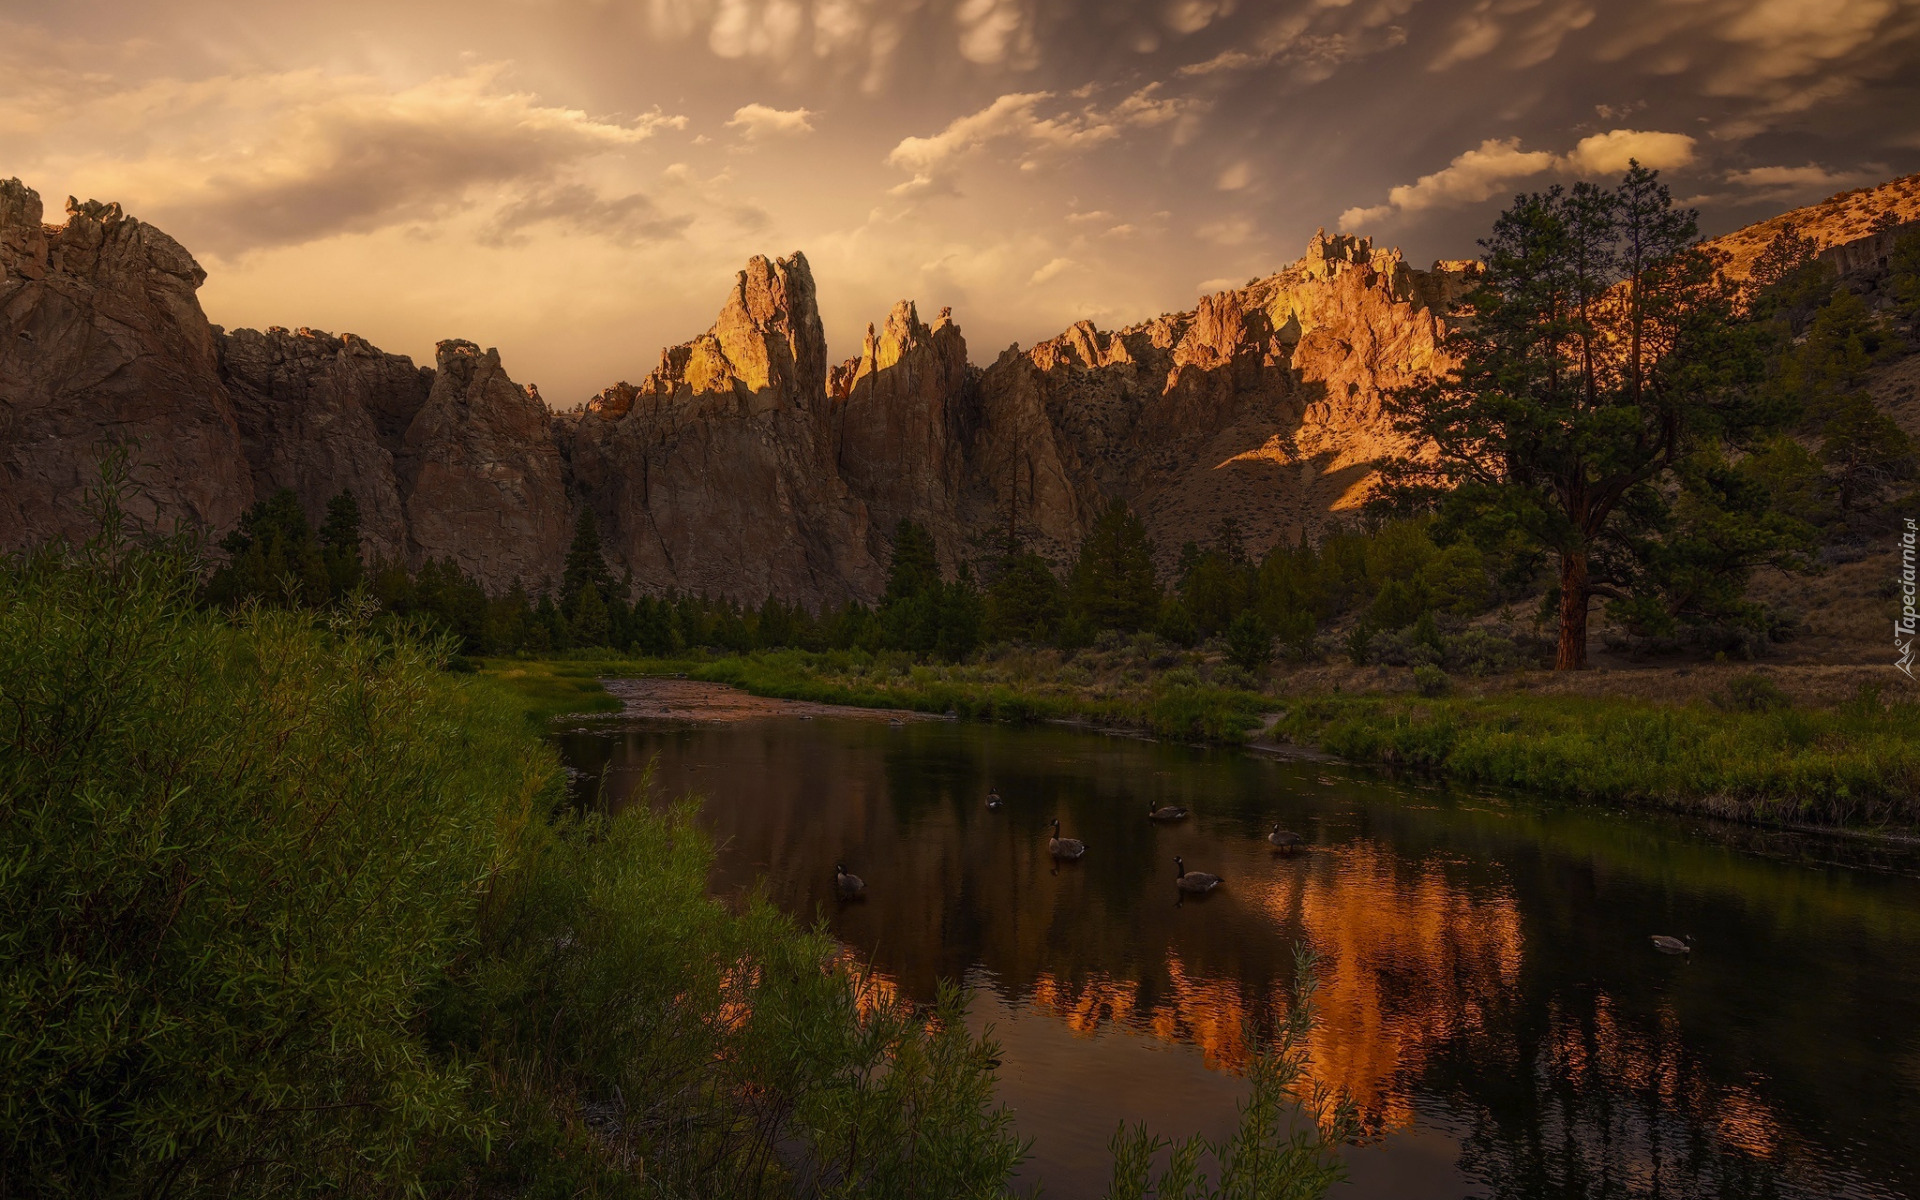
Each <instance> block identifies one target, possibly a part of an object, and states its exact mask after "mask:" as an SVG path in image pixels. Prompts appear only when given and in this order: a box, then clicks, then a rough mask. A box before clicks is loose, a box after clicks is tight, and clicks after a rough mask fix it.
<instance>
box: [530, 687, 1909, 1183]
mask: <svg viewBox="0 0 1920 1200" xmlns="http://www.w3.org/2000/svg"><path fill="white" fill-rule="evenodd" d="M560 743H561V746H562V748H563V752H564V754H565V756H566V758H567V760H568V761H569V763H570V764H571V765H572V766H573V767H575V768H576V769H577V770H578V771H579V772H580V775H579V776H578V777H577V778H576V780H575V787H576V789H577V795H578V796H579V797H580V798H581V799H582V800H583V802H593V798H594V797H596V796H597V797H603V800H602V801H601V802H604V803H606V804H609V805H611V806H613V807H619V806H621V805H624V804H627V803H631V802H632V801H633V799H634V796H635V789H636V787H637V785H638V783H639V781H640V779H641V775H642V771H643V769H644V767H645V766H646V764H647V762H648V761H649V759H651V758H653V757H654V756H656V755H657V756H658V769H657V775H656V788H655V792H654V798H655V800H656V801H657V802H660V803H665V802H666V801H667V800H669V799H671V798H673V797H677V796H679V795H682V794H684V793H687V792H695V793H699V794H701V795H703V796H705V797H706V801H707V803H706V808H705V820H706V822H707V823H708V825H709V826H710V828H711V829H712V831H713V833H714V835H715V837H716V840H717V841H718V842H719V844H720V846H721V851H720V857H719V861H718V864H717V866H716V869H715V879H714V881H713V886H714V889H715V891H716V892H723V893H724V892H731V891H734V890H737V889H740V888H745V887H749V886H752V885H753V884H755V883H756V882H759V881H764V882H765V886H766V888H767V890H768V892H769V894H770V895H771V897H772V898H773V899H774V901H775V902H776V903H778V904H780V905H781V906H783V907H784V908H786V909H787V910H789V911H791V912H793V913H794V914H796V915H798V916H801V917H803V918H811V917H812V916H813V915H814V914H815V913H816V912H819V913H824V914H825V916H826V918H827V920H828V921H829V922H830V923H831V925H832V928H833V929H834V931H835V932H836V933H837V934H838V936H839V937H840V938H841V939H842V940H843V941H845V942H846V943H847V944H848V945H849V946H851V947H853V948H854V950H855V951H856V952H858V953H859V954H861V955H863V956H865V957H867V958H868V959H870V960H871V962H872V964H873V966H874V967H875V968H876V969H877V970H878V971H879V972H880V973H881V975H882V976H884V978H885V979H887V980H889V981H891V983H892V984H893V985H894V986H896V987H898V988H899V989H901V991H903V992H904V993H905V994H907V995H909V996H912V997H915V998H927V997H930V996H931V995H932V993H933V990H934V987H935V983H936V981H937V980H939V979H941V978H943V977H944V978H954V979H964V980H965V981H967V982H968V983H969V984H971V985H972V986H973V987H974V988H975V989H976V1000H975V1004H974V1010H975V1016H976V1019H977V1020H978V1021H979V1022H980V1023H981V1024H991V1025H992V1026H993V1029H994V1036H995V1037H996V1038H997V1039H998V1040H999V1041H1000V1042H1001V1043H1002V1045H1003V1046H1004V1048H1005V1051H1006V1053H1005V1058H1004V1064H1005V1065H1004V1066H1003V1067H1002V1069H1001V1094H1002V1096H1003V1098H1004V1099H1005V1100H1006V1102H1007V1103H1008V1104H1010V1105H1011V1106H1012V1107H1013V1108H1014V1110H1015V1112H1016V1120H1017V1124H1018V1127H1019V1129H1020V1130H1021V1131H1022V1132H1023V1133H1025V1134H1027V1135H1030V1136H1032V1137H1033V1139H1034V1158H1033V1160H1032V1162H1031V1163H1030V1164H1029V1166H1028V1168H1027V1169H1026V1172H1025V1175H1024V1176H1023V1178H1025V1179H1028V1180H1031V1179H1033V1178H1039V1179H1042V1180H1044V1183H1045V1187H1046V1193H1047V1195H1049V1196H1054V1197H1081V1196H1097V1195H1099V1194H1100V1192H1101V1190H1102V1187H1103V1185H1104V1183H1105V1179H1106V1165H1107V1156H1106V1149H1105V1146H1106V1141H1107V1139H1108V1137H1109V1136H1111V1134H1112V1133H1113V1130H1114V1127H1115V1126H1116V1125H1117V1124H1118V1123H1119V1121H1120V1120H1121V1119H1122V1118H1125V1119H1127V1120H1129V1121H1133V1120H1137V1119H1142V1118H1144V1119H1146V1120H1147V1121H1148V1122H1149V1123H1150V1124H1151V1125H1152V1126H1153V1127H1154V1128H1155V1129H1156V1130H1157V1131H1159V1132H1161V1133H1163V1134H1169V1135H1183V1136H1184V1135H1185V1134H1188V1133H1192V1132H1195V1131H1204V1132H1207V1133H1209V1134H1211V1135H1214V1136H1218V1135H1221V1134H1224V1133H1225V1132H1226V1131H1228V1130H1229V1129H1231V1128H1232V1125H1233V1113H1234V1106H1235V1104H1236V1103H1237V1102H1238V1101H1239V1099H1240V1098H1241V1097H1242V1095H1243V1094H1244V1084H1243V1083H1242V1081H1241V1080H1240V1078H1239V1077H1238V1076H1237V1074H1236V1067H1237V1066H1238V1064H1240V1063H1241V1062H1242V1061H1243V1060H1244V1056H1245V1054H1246V1046H1245V1044H1244V1040H1243V1030H1244V1029H1245V1028H1246V1027H1247V1026H1248V1025H1249V1023H1252V1024H1254V1025H1256V1026H1259V1025H1261V1024H1264V1023H1270V1022H1271V1020H1272V1017H1273V1015H1274V1014H1275V1013H1277V1012H1283V1011H1285V1008H1286V1006H1287V1005H1288V1004H1289V1003H1290V982H1291V976H1292V953H1293V947H1294V946H1295V944H1296V943H1302V942H1304V943H1305V944H1306V945H1308V946H1310V947H1312V948H1313V949H1314V950H1315V951H1316V952H1317V953H1318V954H1319V956H1320V970H1321V980H1322V982H1321V987H1320V995H1319V1005H1320V1016H1321V1027H1320V1028H1319V1030H1318V1031H1317V1032H1316V1034H1315V1036H1314V1038H1313V1042H1312V1053H1313V1060H1314V1069H1315V1072H1316V1074H1317V1075H1318V1076H1319V1077H1320V1078H1322V1079H1324V1080H1326V1081H1328V1082H1331V1083H1334V1084H1337V1085H1340V1086H1344V1087H1346V1088H1348V1089H1349V1090H1350V1091H1351V1092H1352V1094H1353V1095H1354V1096H1355V1097H1356V1098H1357V1099H1358V1100H1359V1102H1360V1104H1361V1105H1362V1108H1363V1110H1364V1112H1365V1114H1366V1118H1367V1121H1368V1124H1369V1127H1370V1129H1371V1130H1372V1131H1373V1134H1374V1136H1373V1137H1372V1138H1371V1139H1370V1141H1369V1143H1368V1144H1367V1145H1365V1146H1362V1147H1359V1148H1355V1149H1352V1150H1350V1151H1349V1152H1348V1153H1347V1156H1346V1157H1347V1162H1348V1166H1349V1170H1350V1174H1351V1176H1352V1181H1351V1182H1350V1183H1349V1184H1346V1185H1343V1186H1342V1187H1341V1188H1340V1189H1338V1190H1337V1191H1336V1193H1335V1195H1336V1196H1339V1197H1342V1198H1343V1200H1360V1198H1362V1197H1366V1198H1373V1197H1380V1198H1389V1197H1391V1198H1395V1200H1400V1198H1405V1200H1420V1198H1424V1197H1436V1198H1439V1197H1446V1198H1453V1197H1468V1196H1472V1197H1535V1196H1554V1197H1559V1196H1581V1197H1588V1196H1592V1197H1601V1196H1621V1197H1629V1196H1632V1197H1638V1196H1647V1197H1655V1196H1658V1197H1675V1198H1679V1197H1695V1196H1699V1197H1705V1196H1753V1197H1775V1196H1777V1197H1828V1196H1847V1197H1907V1198H1915V1197H1920V864H1917V863H1916V861H1915V859H1914V857H1913V856H1911V855H1908V854H1903V853H1901V852H1897V851H1888V850H1884V849H1876V848H1873V847H1870V846H1856V845H1854V844H1852V843H1850V842H1843V841H1839V840H1837V839H1836V840H1827V839H1814V838H1799V837H1791V836H1785V835H1758V834H1754V833H1751V832H1745V833H1743V832H1741V831H1737V830H1729V829H1727V828H1724V827H1719V826H1714V825H1709V824H1706V823H1695V822H1688V821H1682V820H1678V819H1664V818H1655V817H1648V816H1646V815H1636V816H1632V817H1622V816H1617V815H1611V814H1608V813H1605V812H1600V811H1596V810H1592V809H1585V808H1576V807H1561V806H1554V805H1549V804H1536V803H1532V802H1529V801H1526V800H1522V799H1517V798H1489V797H1487V796H1483V795H1473V794H1464V793H1459V792H1449V791H1446V790H1442V789H1438V788H1435V787H1432V786H1427V785H1423V784H1421V783H1419V782H1418V781H1395V780H1392V779H1390V778H1387V777H1384V776H1381V775H1377V774H1370V773H1367V772H1363V771H1360V770H1357V769H1350V768H1344V767H1339V766H1330V765H1326V764H1317V763H1298V762H1278V761H1272V760H1268V759H1265V758H1261V757H1257V756H1254V755H1251V754H1245V753H1239V752H1232V751H1224V750H1218V751H1208V750H1200V749H1192V748H1188V747H1182V746H1174V745H1167V744H1161V743H1153V742H1145V741H1136V740H1131V739H1125V738H1112V737H1103V736H1100V735H1097V734H1091V733H1080V732H1076V731H1071V730H1062V729H1052V728H1040V729H1017V728H1007V727H997V726H985V725H974V724H961V723H942V722H930V723H915V724H909V725H907V726H905V727H903V728H892V727H889V726H888V725H886V724H885V723H876V722H864V721H853V720H799V719H794V718H790V717H780V718H767V719H758V720H749V721H742V722H738V723H734V724H712V725H693V724H674V723H671V722H666V721H658V722H646V721H636V720H634V719H632V718H623V719H619V720H616V721H612V722H608V723H605V724H595V725H592V726H586V727H583V728H581V729H579V730H576V731H573V732H569V733H565V734H562V735H560ZM990 786H994V787H997V788H998V789H999V791H1000V794H1001V795H1002V797H1003V798H1004V799H1005V800H1006V802H1007V806H1006V808H1005V809H1003V810H1002V811H1000V812H997V813H990V812H988V811H987V809H986V807H985V805H984V798H985V796H986V794H987V791H988V788H989V787H990ZM1168 802H1172V803H1181V804H1186V805H1189V806H1191V807H1192V808H1193V809H1194V810H1195V814H1196V815H1195V816H1194V817H1193V818H1192V819H1190V820H1188V821H1187V822H1185V823H1184V824H1181V825H1177V826H1165V825H1154V824H1150V823H1149V822H1148V821H1147V820H1146V819H1145V810H1146V808H1147V806H1148V804H1149V803H1152V804H1161V803H1168ZM1056 816H1057V817H1059V818H1060V821H1061V824H1062V827H1063V832H1064V833H1066V834H1068V835H1069V836H1074V837H1080V838H1083V839H1084V840H1085V841H1086V842H1087V843H1088V844H1089V847H1090V849H1089V851H1088V854H1087V857H1086V860H1085V861H1084V862H1082V863H1079V864H1076V865H1071V866H1063V867H1061V868H1060V869H1059V870H1058V871H1057V872H1056V871H1055V870H1054V869H1053V865H1052V863H1051V862H1050V860H1049V859H1048V856H1047V853H1046V823H1047V822H1048V821H1049V820H1050V819H1052V818H1054V817H1056ZM1275 821H1280V822H1283V823H1284V824H1285V826H1286V827H1287V828H1290V829H1294V830H1297V831H1298V832H1300V833H1302V834H1303V835H1305V837H1306V839H1307V843H1308V845H1307V849H1306V850H1305V851H1304V852H1302V853H1300V854H1298V855H1296V856H1294V857H1291V858H1285V857H1276V856H1274V855H1272V854H1271V853H1270V852H1269V850H1268V848H1267V846H1266V843H1265V842H1264V841H1263V840H1262V839H1263V838H1264V835H1265V834H1266V832H1267V830H1268V828H1269V827H1270V826H1271V824H1272V823H1273V822H1275ZM1175 854H1181V855H1184V856H1185V858H1186V860H1187V865H1188V866H1189V867H1190V868H1193V869H1198V870H1206V871H1212V872H1214V873H1216V874H1220V875H1223V876H1225V877H1226V879H1227V881H1228V882H1227V884H1226V885H1225V886H1224V887H1223V888H1221V889H1220V891H1219V892H1218V893H1216V894H1214V895H1212V896H1209V897H1207V898H1205V899H1204V900H1201V901H1189V902H1187V903H1185V904H1176V899H1177V893H1176V891H1175V888H1174V886H1173V874H1174V867H1173V856H1174V855H1175ZM836 860H840V861H844V862H845V863H846V864H847V866H848V868H849V869H850V870H852V871H854V872H856V873H857V874H859V875H861V876H864V877H865V878H866V880H867V883H868V891H869V899H868V900H867V901H866V902H865V903H862V904H854V905H837V904H835V902H834V899H833V893H832V871H833V864H834V862H835V861H836ZM1652 933H1671V934H1692V935H1693V936H1694V938H1695V945H1696V950H1695V952H1694V954H1693V955H1692V956H1691V958H1690V959H1686V958H1673V957H1667V956H1663V955H1660V954H1658V953H1656V952H1655V951H1654V950H1653V949H1652V948H1651V946H1650V944H1649V942H1648V935H1649V934H1652Z"/></svg>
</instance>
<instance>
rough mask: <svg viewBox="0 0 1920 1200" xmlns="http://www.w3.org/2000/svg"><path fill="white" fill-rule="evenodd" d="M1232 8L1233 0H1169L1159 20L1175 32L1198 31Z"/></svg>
mask: <svg viewBox="0 0 1920 1200" xmlns="http://www.w3.org/2000/svg"><path fill="white" fill-rule="evenodd" d="M1233 9H1234V3H1233V0H1170V3H1168V5H1167V7H1166V9H1165V11H1164V12H1163V13H1162V14H1161V20H1163V21H1165V22H1166V25H1167V28H1168V29H1171V30H1173V31H1174V32H1175V33H1198V32H1200V31H1201V30H1202V29H1205V28H1206V27H1207V26H1209V25H1211V24H1213V23H1214V22H1215V21H1217V20H1219V19H1220V18H1221V17H1225V16H1229V15H1231V14H1232V12H1233Z"/></svg>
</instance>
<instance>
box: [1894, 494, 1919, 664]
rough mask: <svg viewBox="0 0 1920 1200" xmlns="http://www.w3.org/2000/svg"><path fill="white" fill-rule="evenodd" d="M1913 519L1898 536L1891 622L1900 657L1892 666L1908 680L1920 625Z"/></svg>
mask: <svg viewBox="0 0 1920 1200" xmlns="http://www.w3.org/2000/svg"><path fill="white" fill-rule="evenodd" d="M1915 533H1916V530H1915V528H1914V518H1912V517H1908V518H1907V528H1906V531H1905V532H1904V533H1902V534H1901V535H1900V615H1899V616H1898V617H1895V618H1894V620H1893V648H1894V650H1895V651H1897V652H1898V653H1899V655H1900V657H1899V658H1897V659H1895V660H1894V663H1893V665H1894V666H1895V667H1896V668H1898V669H1899V670H1900V671H1902V672H1903V673H1905V675H1906V677H1907V678H1908V679H1912V678H1913V677H1914V676H1913V643H1914V636H1913V635H1914V629H1915V627H1916V625H1920V613H1916V612H1915V611H1914V590H1915V589H1914V562H1913V559H1914V536H1915Z"/></svg>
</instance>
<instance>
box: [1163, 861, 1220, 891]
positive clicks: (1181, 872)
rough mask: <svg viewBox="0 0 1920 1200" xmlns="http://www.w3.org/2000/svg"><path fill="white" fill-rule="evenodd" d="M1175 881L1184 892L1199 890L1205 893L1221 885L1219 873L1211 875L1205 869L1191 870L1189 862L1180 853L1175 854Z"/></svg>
mask: <svg viewBox="0 0 1920 1200" xmlns="http://www.w3.org/2000/svg"><path fill="white" fill-rule="evenodd" d="M1173 869H1174V876H1173V882H1174V883H1175V884H1177V885H1179V888H1180V890H1181V891H1183V892H1197V893H1200V894H1201V895H1205V894H1206V893H1207V892H1210V891H1212V890H1213V889H1215V888H1217V887H1219V886H1220V877H1219V876H1218V875H1209V874H1207V873H1206V872H1205V871H1189V870H1187V864H1186V862H1185V860H1183V859H1182V858H1181V857H1180V856H1179V855H1178V854H1176V855H1174V856H1173Z"/></svg>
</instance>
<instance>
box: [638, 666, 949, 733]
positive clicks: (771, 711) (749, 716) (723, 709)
mask: <svg viewBox="0 0 1920 1200" xmlns="http://www.w3.org/2000/svg"><path fill="white" fill-rule="evenodd" d="M600 682H601V686H603V687H605V688H606V689H607V694H608V695H610V696H612V697H614V698H615V699H617V700H619V701H620V703H621V704H622V705H623V707H622V709H621V711H620V715H621V716H623V717H646V718H652V719H656V720H664V721H700V722H721V721H750V720H754V719H756V718H759V717H832V718H834V719H835V720H840V721H903V722H904V721H936V720H939V719H940V718H938V717H933V716H929V715H927V714H926V713H916V712H908V711H906V710H904V709H895V708H854V707H851V706H846V705H839V704H815V703H813V702H812V701H808V700H776V699H773V698H772V697H768V696H752V695H748V694H747V693H746V692H743V691H740V690H739V689H738V688H734V687H729V686H728V685H726V684H724V683H702V682H701V681H700V680H698V679H668V678H664V677H661V676H648V677H644V678H640V679H603V680H601V681H600Z"/></svg>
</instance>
